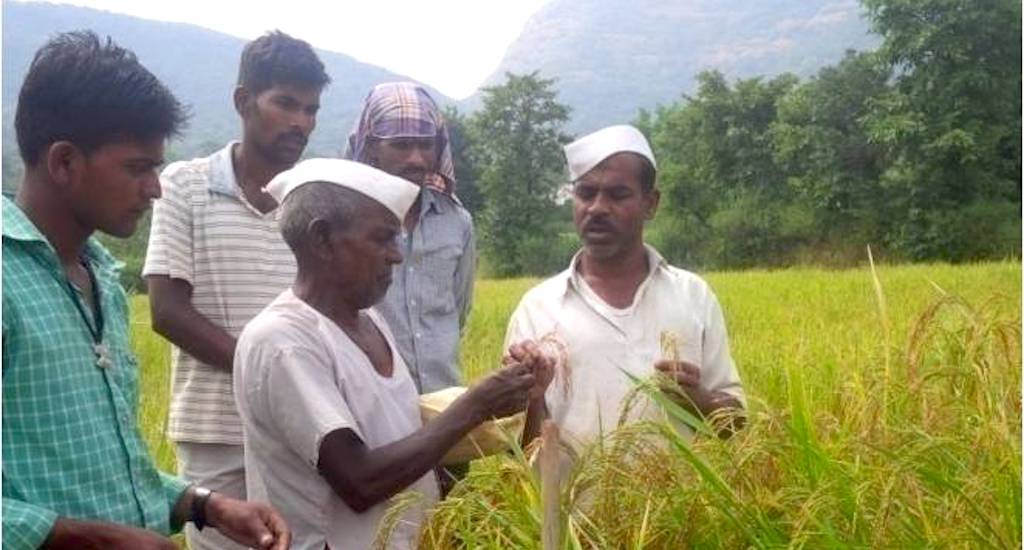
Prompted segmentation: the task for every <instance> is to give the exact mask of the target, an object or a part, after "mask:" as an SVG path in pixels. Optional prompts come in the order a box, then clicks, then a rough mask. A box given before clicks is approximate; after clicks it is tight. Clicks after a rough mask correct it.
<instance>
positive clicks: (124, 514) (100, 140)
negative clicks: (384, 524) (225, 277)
mask: <svg viewBox="0 0 1024 550" xmlns="http://www.w3.org/2000/svg"><path fill="white" fill-rule="evenodd" d="M183 119H184V116H183V114H182V109H181V106H180V104H179V103H178V101H177V100H176V99H175V98H174V96H173V95H172V94H171V93H170V92H169V91H168V90H167V89H166V88H165V87H164V86H163V84H161V83H160V81H159V80H157V79H156V77H155V76H153V75H152V74H151V73H150V72H149V71H148V70H146V68H145V67H143V66H142V65H141V64H140V63H139V62H138V60H137V59H136V58H135V55H134V54H132V53H131V52H129V51H127V50H125V49H123V48H120V47H118V46H117V45H115V44H113V43H112V42H111V41H109V40H108V41H107V42H106V43H105V44H104V43H101V42H100V40H99V39H98V38H97V37H96V35H95V34H93V33H91V32H74V33H66V34H62V35H58V36H57V37H55V38H53V39H52V40H50V41H49V42H47V43H46V44H45V45H44V46H43V47H42V48H41V49H40V50H39V51H38V52H37V53H36V56H35V59H34V60H33V62H32V65H31V66H30V68H29V72H28V75H27V76H26V77H25V82H24V84H23V85H22V89H21V93H20V95H19V97H18V108H17V114H16V118H15V129H16V132H17V137H18V148H19V150H20V152H21V157H22V159H23V160H24V162H25V176H24V179H23V180H22V183H21V186H20V188H19V189H18V194H17V197H16V198H15V199H14V200H13V201H12V200H9V199H8V198H6V197H4V198H3V205H2V208H3V352H2V354H3V420H2V423H3V430H2V435H3V486H2V492H3V514H2V516H3V548H4V549H11V550H15V549H16V550H21V549H29V548H54V549H61V548H85V549H92V548H96V549H99V548H114V549H133V550H134V549H157V548H161V549H173V548H175V546H174V544H173V543H172V542H171V541H170V540H169V539H167V538H166V537H167V535H169V534H170V533H171V532H173V531H176V530H178V529H180V528H181V526H182V525H183V524H184V523H186V522H189V521H191V522H193V523H194V524H195V525H196V527H197V528H200V529H201V528H202V527H204V526H208V527H210V528H215V529H217V530H219V531H220V532H221V533H223V534H224V535H226V536H228V537H230V538H231V539H233V540H235V541H237V542H239V543H242V544H245V545H248V546H254V547H257V548H261V549H265V548H273V549H275V550H281V549H284V548H287V547H288V544H289V542H290V539H291V533H290V532H289V530H288V527H287V526H286V525H285V524H284V521H283V520H282V519H281V517H280V516H279V515H278V513H277V512H276V511H274V510H273V509H271V508H270V507H267V506H264V505H260V504H255V503H248V502H242V501H238V500H234V499H231V498H228V497H225V496H222V495H219V494H216V493H210V492H209V491H207V490H205V489H203V488H201V487H195V486H188V485H187V484H186V483H184V482H183V481H180V480H178V479H176V478H173V477H171V476H168V475H166V474H163V473H161V472H159V471H157V469H156V466H155V465H154V464H153V461H152V458H151V457H150V455H149V454H148V452H147V450H146V446H145V443H144V442H143V441H142V438H141V436H140V434H139V430H138V426H137V424H136V413H137V410H136V409H137V405H138V395H137V391H138V372H137V366H136V363H135V359H134V357H133V356H132V352H131V349H130V346H129V338H128V318H127V311H128V308H127V302H126V300H125V295H124V291H123V290H122V289H121V287H120V286H119V284H118V276H117V271H118V267H117V265H116V262H115V260H114V258H113V257H111V256H110V254H109V253H107V252H106V250H104V249H103V247H102V246H101V245H100V244H99V243H97V242H96V241H95V240H94V239H92V238H91V237H90V236H91V235H92V233H93V231H95V230H97V229H98V230H101V231H104V232H106V233H109V234H111V235H114V236H118V237H127V236H129V235H131V234H132V232H134V231H135V226H136V224H137V222H138V220H139V218H140V217H141V216H142V214H143V213H144V212H145V210H146V209H147V208H148V207H149V205H150V202H151V201H152V199H154V198H157V197H159V196H160V184H159V182H158V180H157V175H156V168H157V167H158V166H160V165H161V164H162V163H163V149H164V140H165V139H166V138H167V137H169V136H171V135H173V134H174V133H175V132H176V131H177V129H178V127H179V126H180V125H181V124H182V122H183Z"/></svg>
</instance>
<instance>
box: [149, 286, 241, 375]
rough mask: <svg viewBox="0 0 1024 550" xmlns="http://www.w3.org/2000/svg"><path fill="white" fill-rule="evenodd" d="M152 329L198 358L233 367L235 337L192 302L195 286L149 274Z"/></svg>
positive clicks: (216, 364) (212, 363)
mask: <svg viewBox="0 0 1024 550" xmlns="http://www.w3.org/2000/svg"><path fill="white" fill-rule="evenodd" d="M146 284H147V285H148V287H149V309H150V315H151V318H152V321H153V330H154V331H156V332H157V334H160V335H161V336H163V337H164V338H167V339H168V340H170V341H171V342H172V343H173V344H174V345H176V346H178V347H179V348H181V349H183V350H185V352H187V353H188V354H189V355H191V356H192V357H195V358H196V359H198V360H200V361H202V362H204V363H207V364H210V365H214V366H216V367H220V368H222V369H225V370H231V364H232V363H233V362H234V357H235V338H234V337H233V336H231V335H230V334H228V333H227V331H226V330H224V329H223V328H221V327H219V326H217V325H215V324H214V323H212V322H211V321H210V320H209V319H207V318H206V316H204V315H203V314H202V313H199V312H198V311H196V308H195V307H194V306H193V305H192V285H191V284H189V283H188V282H187V281H184V280H181V279H172V278H170V277H168V276H166V275H150V276H148V277H146Z"/></svg>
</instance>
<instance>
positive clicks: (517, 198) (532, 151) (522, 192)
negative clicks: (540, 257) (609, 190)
mask: <svg viewBox="0 0 1024 550" xmlns="http://www.w3.org/2000/svg"><path fill="white" fill-rule="evenodd" d="M553 85H554V81H553V80H548V79H542V78H540V77H538V76H537V74H536V73H533V74H528V75H514V74H508V75H507V80H506V82H505V83H504V84H502V85H500V86H492V87H488V88H485V89H484V99H483V108H482V109H481V110H480V111H479V112H477V113H476V114H474V115H473V117H472V119H471V120H470V124H469V126H470V128H471V131H470V134H471V136H472V138H471V139H472V143H473V149H472V153H471V155H472V159H473V161H474V163H475V164H476V170H477V171H478V173H479V174H480V177H479V185H480V191H481V193H482V195H483V197H484V199H485V203H484V208H483V212H482V214H481V215H480V216H479V217H478V218H477V220H478V221H479V223H480V226H481V237H482V238H481V242H482V243H483V247H482V248H483V252H484V254H485V255H486V256H487V263H488V265H489V266H490V268H491V270H492V271H493V274H494V275H496V276H502V277H503V276H509V275H517V274H522V273H526V272H528V271H527V266H530V268H531V269H533V268H534V267H535V266H536V265H537V262H536V261H535V259H533V258H529V257H528V256H529V255H531V254H536V253H537V252H538V249H539V246H537V245H538V244H540V243H541V242H542V241H544V240H547V239H550V237H551V235H552V234H553V231H557V225H558V222H559V220H557V219H556V217H555V214H556V213H557V209H556V208H555V196H556V193H557V191H558V188H559V187H560V186H561V185H562V184H563V183H564V182H565V177H564V175H563V166H564V160H563V158H562V149H561V145H562V144H564V143H566V142H567V141H568V140H569V138H568V136H566V135H565V134H564V133H563V132H562V126H563V125H564V123H565V121H566V120H568V117H569V109H568V108H567V107H565V106H564V105H562V104H560V103H558V102H557V101H556V100H555V91H554V90H553ZM542 263H543V262H542Z"/></svg>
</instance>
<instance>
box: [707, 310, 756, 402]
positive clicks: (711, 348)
mask: <svg viewBox="0 0 1024 550" xmlns="http://www.w3.org/2000/svg"><path fill="white" fill-rule="evenodd" d="M704 323H705V325H704V327H705V328H704V346H703V350H704V351H703V358H702V359H703V363H704V369H705V370H704V371H703V372H701V379H702V381H705V382H706V384H707V389H708V390H711V391H721V392H725V393H728V394H729V395H731V396H733V397H735V398H737V399H739V401H740V403H742V404H743V406H744V407H746V405H747V402H746V396H745V395H744V393H743V384H742V383H741V382H740V375H739V372H738V371H737V370H736V363H735V362H734V361H733V360H732V354H730V353H729V336H728V331H726V328H725V316H724V315H723V314H722V307H721V306H720V305H719V303H718V298H716V297H715V295H714V294H710V296H709V297H708V304H707V312H706V316H705V320H704Z"/></svg>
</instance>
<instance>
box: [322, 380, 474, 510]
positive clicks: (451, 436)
mask: <svg viewBox="0 0 1024 550" xmlns="http://www.w3.org/2000/svg"><path fill="white" fill-rule="evenodd" d="M482 420H483V419H482V418H480V416H479V414H478V413H477V412H476V411H475V407H474V406H473V405H472V403H470V402H469V400H466V399H462V400H459V401H456V402H455V403H453V404H452V406H451V407H449V408H448V409H447V410H445V411H444V412H443V413H441V415H439V416H438V417H437V418H435V419H434V420H433V421H431V422H429V423H428V424H427V425H425V426H423V428H421V429H420V430H418V431H417V432H416V433H414V434H412V435H410V436H409V437H406V438H404V439H401V440H399V441H396V442H394V443H391V444H389V445H385V446H383V447H378V448H376V449H366V448H365V447H363V446H362V445H361V442H359V441H358V438H357V437H356V436H355V435H354V433H353V432H352V431H351V430H339V431H337V432H332V433H331V434H329V435H328V436H327V437H326V438H324V442H323V444H322V446H321V452H320V457H321V458H320V465H319V466H320V472H321V474H322V475H323V476H324V478H325V479H327V482H328V483H329V484H330V485H331V487H332V488H333V489H334V492H335V493H336V494H338V496H339V497H341V498H342V499H343V500H344V501H345V502H346V503H347V504H348V505H349V506H350V507H352V509H354V510H355V511H357V512H363V511H365V510H367V509H369V508H370V507H372V506H374V505H375V504H378V503H380V502H383V501H385V500H387V499H388V498H391V497H392V496H394V495H395V494H397V493H399V492H401V491H402V490H403V489H405V488H406V487H408V486H410V485H412V484H413V483H415V482H416V480H418V479H419V478H421V477H423V475H424V474H426V473H427V472H428V471H430V470H432V469H433V468H434V467H435V466H437V465H438V463H440V461H441V458H442V457H443V456H444V454H445V453H446V452H447V451H448V449H450V448H451V447H452V446H453V445H455V443H457V442H458V441H459V440H460V439H461V438H463V437H465V435H466V434H467V433H469V431H470V430H472V429H473V428H474V427H475V426H476V425H477V424H479V423H480V422H481V421H482ZM352 439H354V440H355V442H353V441H352ZM354 443H355V444H358V447H360V448H361V450H360V451H358V452H357V454H356V455H355V456H352V452H353V449H354Z"/></svg>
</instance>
